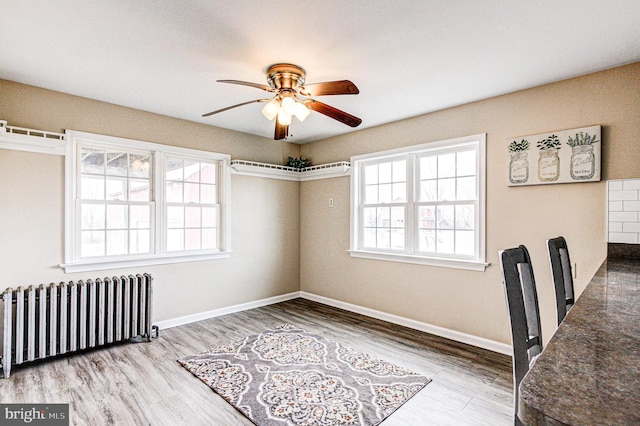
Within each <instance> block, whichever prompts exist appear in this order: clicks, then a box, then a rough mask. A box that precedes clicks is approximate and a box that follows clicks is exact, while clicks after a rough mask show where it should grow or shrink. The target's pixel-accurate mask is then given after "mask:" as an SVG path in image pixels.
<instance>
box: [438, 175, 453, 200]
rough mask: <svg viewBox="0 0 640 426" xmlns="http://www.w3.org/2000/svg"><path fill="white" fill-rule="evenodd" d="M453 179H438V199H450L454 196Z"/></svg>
mask: <svg viewBox="0 0 640 426" xmlns="http://www.w3.org/2000/svg"><path fill="white" fill-rule="evenodd" d="M455 185H456V180H455V179H438V200H439V201H450V200H454V199H455V196H456V187H455Z"/></svg>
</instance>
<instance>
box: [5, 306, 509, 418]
mask: <svg viewBox="0 0 640 426" xmlns="http://www.w3.org/2000/svg"><path fill="white" fill-rule="evenodd" d="M284 322H289V323H291V324H294V325H297V326H299V327H302V328H304V329H306V330H308V331H311V332H314V333H318V334H322V335H323V336H325V337H327V338H329V339H333V340H337V341H340V342H343V343H345V344H349V345H351V346H352V347H354V348H357V349H360V350H362V351H364V352H367V353H369V354H371V355H375V356H377V357H379V358H382V359H386V360H388V361H391V362H395V363H397V364H400V365H402V366H404V367H407V368H410V369H412V370H414V371H416V372H418V373H421V374H424V375H426V376H428V377H431V378H432V379H433V381H432V382H431V383H430V384H429V385H427V386H426V387H425V388H424V389H423V390H421V391H420V392H419V393H418V394H417V395H416V396H415V397H413V398H412V399H411V400H409V401H408V402H407V403H406V404H405V405H403V406H402V407H401V408H400V409H399V410H398V411H396V412H395V413H394V414H392V415H391V417H389V418H388V419H387V420H386V421H385V422H384V423H383V424H384V426H392V425H403V426H405V425H490V426H496V425H510V424H513V420H512V401H513V397H512V390H511V386H512V385H511V383H512V382H511V380H512V378H511V366H510V365H511V364H510V363H511V360H510V358H508V357H506V356H504V355H499V354H495V353H492V352H489V351H485V350H481V349H477V348H473V347H470V346H467V345H463V344H460V343H456V342H451V341H448V340H446V339H442V338H439V337H435V336H432V335H429V334H426V333H422V332H419V331H415V330H411V329H408V328H404V327H401V326H397V325H394V324H389V323H387V322H384V321H380V320H376V319H372V318H369V317H365V316H362V315H358V314H354V313H350V312H347V311H343V310H340V309H336V308H333V307H329V306H326V305H322V304H319V303H315V302H311V301H308V300H305V299H295V300H291V301H287V302H282V303H278V304H275V305H271V306H266V307H262V308H257V309H252V310H249V311H244V312H239V313H235V314H230V315H225V316H221V317H217V318H212V319H208V320H204V321H200V322H197V323H192V324H188V325H184V326H180V327H174V328H171V329H167V330H161V332H160V337H159V338H158V339H154V340H153V341H152V342H150V343H146V342H143V343H126V344H120V345H115V346H111V347H108V348H102V349H97V350H92V351H88V352H85V353H82V354H76V355H73V356H68V357H62V358H56V359H53V360H48V361H44V362H36V363H31V364H25V365H23V366H18V367H15V368H14V369H13V370H12V372H11V376H10V377H9V378H8V379H2V380H0V402H3V403H13V402H16V403H20V402H24V403H58V402H63V403H67V402H68V403H70V404H71V405H70V414H71V424H73V425H91V426H96V425H107V424H117V425H172V426H173V425H189V426H191V425H251V424H252V423H251V422H250V421H249V420H247V419H246V418H245V417H244V416H242V415H241V414H240V413H238V412H237V411H236V410H235V409H234V408H233V407H231V406H230V405H229V404H227V403H226V402H224V401H223V400H222V399H221V398H220V397H219V396H218V395H216V394H215V393H214V392H213V391H212V390H211V389H209V388H208V387H207V386H206V385H205V384H203V383H202V382H200V380H199V379H197V378H196V377H194V376H193V375H192V374H191V373H189V372H188V371H187V370H185V369H184V368H182V366H180V364H178V362H176V360H177V359H178V358H180V357H182V356H185V355H191V354H194V353H198V352H202V351H204V350H206V349H209V348H211V347H214V346H218V345H221V344H225V343H229V342H232V341H234V340H238V339H241V338H243V337H245V336H246V335H248V334H254V333H259V332H261V331H263V330H265V329H267V328H271V327H274V326H276V325H279V324H282V323H284Z"/></svg>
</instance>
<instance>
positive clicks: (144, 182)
mask: <svg viewBox="0 0 640 426" xmlns="http://www.w3.org/2000/svg"><path fill="white" fill-rule="evenodd" d="M149 183H150V181H149V179H129V200H130V201H150V200H151V191H149Z"/></svg>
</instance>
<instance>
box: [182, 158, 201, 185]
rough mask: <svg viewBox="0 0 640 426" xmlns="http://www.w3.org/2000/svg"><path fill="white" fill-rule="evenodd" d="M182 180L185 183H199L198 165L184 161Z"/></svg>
mask: <svg viewBox="0 0 640 426" xmlns="http://www.w3.org/2000/svg"><path fill="white" fill-rule="evenodd" d="M184 180H185V181H186V182H196V183H199V182H200V163H194V162H193V161H188V160H185V162H184Z"/></svg>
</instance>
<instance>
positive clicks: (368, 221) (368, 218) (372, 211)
mask: <svg viewBox="0 0 640 426" xmlns="http://www.w3.org/2000/svg"><path fill="white" fill-rule="evenodd" d="M363 216H364V226H365V227H367V228H369V227H375V226H376V208H375V207H365V208H364V209H363Z"/></svg>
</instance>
